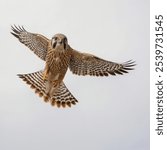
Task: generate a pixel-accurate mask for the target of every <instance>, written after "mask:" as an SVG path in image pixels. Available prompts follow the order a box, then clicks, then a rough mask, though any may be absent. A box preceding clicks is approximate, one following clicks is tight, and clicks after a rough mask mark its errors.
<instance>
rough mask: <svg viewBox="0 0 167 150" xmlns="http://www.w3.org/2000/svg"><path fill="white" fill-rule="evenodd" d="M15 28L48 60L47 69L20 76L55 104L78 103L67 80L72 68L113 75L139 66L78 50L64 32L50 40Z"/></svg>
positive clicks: (84, 72)
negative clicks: (116, 61) (64, 80)
mask: <svg viewBox="0 0 167 150" xmlns="http://www.w3.org/2000/svg"><path fill="white" fill-rule="evenodd" d="M11 28H12V32H11V34H13V35H14V36H15V37H16V38H18V40H19V41H20V42H21V43H23V44H24V45H26V46H27V47H28V48H29V49H30V50H32V51H33V52H34V53H35V54H36V55H37V56H38V57H40V58H41V59H42V60H44V61H45V68H44V70H42V71H37V72H34V73H30V74H19V75H18V76H19V77H20V78H22V79H23V81H25V82H26V83H27V84H29V85H30V86H31V88H33V89H35V93H37V94H39V96H40V97H43V99H44V101H45V102H50V103H51V105H53V106H57V107H66V106H69V107H71V105H72V104H76V103H77V102H78V100H77V99H76V98H75V97H74V96H73V95H72V94H71V93H70V91H69V90H68V89H67V87H66V86H65V84H64V82H63V79H64V76H65V74H66V72H67V69H68V68H69V69H70V71H72V73H74V74H76V75H83V76H86V75H90V76H109V75H116V74H121V75H122V74H124V73H128V71H129V70H133V67H134V66H135V64H134V62H133V61H131V60H130V61H127V62H125V63H122V64H119V63H115V62H111V61H107V60H104V59H102V58H99V57H97V56H95V55H92V54H88V53H81V52H79V51H76V50H74V49H73V48H71V47H70V45H69V44H68V40H67V37H66V36H65V35H63V34H55V35H54V36H53V37H52V39H51V40H50V39H48V38H46V37H45V36H43V35H40V34H35V33H30V32H27V31H26V30H25V29H24V27H20V26H18V27H17V26H12V27H11Z"/></svg>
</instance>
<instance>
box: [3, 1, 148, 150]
mask: <svg viewBox="0 0 167 150" xmlns="http://www.w3.org/2000/svg"><path fill="white" fill-rule="evenodd" d="M0 2H1V3H0V18H1V23H0V51H1V59H0V68H1V74H0V75H1V78H0V149H1V150H149V0H82V1H81V0H69V1H68V0H66V1H65V0H47V1H44V0H36V1H35V0H26V1H24V0H0ZM13 24H16V25H23V26H24V27H25V28H26V29H27V30H28V31H30V32H35V33H40V34H43V35H45V36H47V37H48V38H51V37H52V36H53V35H54V34H55V33H63V34H65V35H66V36H67V38H68V41H69V44H70V45H71V47H73V48H75V49H77V50H80V51H82V52H89V53H92V54H95V55H97V56H99V57H102V58H104V59H107V60H111V61H115V62H124V61H127V60H130V59H133V60H135V61H136V63H137V66H136V67H135V70H134V71H131V72H130V73H129V74H125V75H123V76H119V75H118V76H116V77H113V76H110V77H103V78H98V77H80V76H76V75H73V74H72V73H71V72H70V71H68V73H67V75H66V77H65V79H64V82H65V83H66V85H67V87H68V88H69V89H70V91H71V92H72V93H73V95H74V96H75V97H76V98H77V99H78V100H79V103H78V104H77V105H75V106H73V107H72V108H67V109H57V108H54V107H51V106H50V105H49V104H45V103H44V102H43V100H42V99H41V98H39V97H38V96H37V95H35V93H34V91H33V90H31V89H30V88H29V87H28V86H27V85H26V84H25V83H24V82H22V81H21V80H20V79H19V78H18V77H17V76H16V74H18V73H31V72H34V71H38V70H41V69H42V68H44V62H43V61H41V60H40V59H39V58H38V57H37V56H35V55H34V54H33V53H32V52H31V51H30V50H28V48H26V47H25V46H24V45H22V44H21V43H20V42H19V41H18V40H17V39H16V38H15V37H13V36H12V35H11V34H10V31H11V28H10V25H13Z"/></svg>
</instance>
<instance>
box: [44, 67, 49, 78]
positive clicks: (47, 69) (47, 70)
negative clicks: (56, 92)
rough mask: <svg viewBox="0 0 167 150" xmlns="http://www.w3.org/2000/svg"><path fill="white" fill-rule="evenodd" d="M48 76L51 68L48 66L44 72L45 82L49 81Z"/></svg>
mask: <svg viewBox="0 0 167 150" xmlns="http://www.w3.org/2000/svg"><path fill="white" fill-rule="evenodd" d="M48 74H49V67H48V66H47V65H46V66H45V69H44V72H43V80H44V81H46V80H47V79H48Z"/></svg>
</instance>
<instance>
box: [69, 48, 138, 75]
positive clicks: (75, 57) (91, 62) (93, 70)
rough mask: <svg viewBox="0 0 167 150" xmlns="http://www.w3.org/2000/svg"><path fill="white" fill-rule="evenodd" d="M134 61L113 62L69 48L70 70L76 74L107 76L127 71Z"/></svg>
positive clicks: (130, 68)
mask: <svg viewBox="0 0 167 150" xmlns="http://www.w3.org/2000/svg"><path fill="white" fill-rule="evenodd" d="M134 66H135V62H134V61H132V60H130V61H127V62H125V63H122V64H121V63H115V62H111V61H107V60H104V59H101V58H99V57H97V56H94V55H91V54H87V53H80V52H78V51H76V50H73V49H71V59H70V66H69V68H70V70H71V71H72V72H73V73H74V74H77V75H83V76H85V75H90V76H109V75H116V74H120V75H122V74H124V73H128V71H129V70H133V69H134V68H133V67H134Z"/></svg>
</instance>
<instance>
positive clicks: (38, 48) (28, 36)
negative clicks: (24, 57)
mask: <svg viewBox="0 0 167 150" xmlns="http://www.w3.org/2000/svg"><path fill="white" fill-rule="evenodd" d="M11 28H12V32H11V34H12V35H14V36H15V37H16V38H18V40H19V41H20V42H21V43H23V44H24V45H26V46H27V47H28V48H29V49H30V50H32V51H33V52H34V53H35V54H36V55H37V56H38V57H40V58H41V59H42V60H45V57H46V54H47V47H48V43H49V39H47V38H46V37H44V36H43V35H40V34H35V33H30V32H27V31H26V30H25V29H24V27H20V26H18V27H17V26H15V25H14V26H11Z"/></svg>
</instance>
